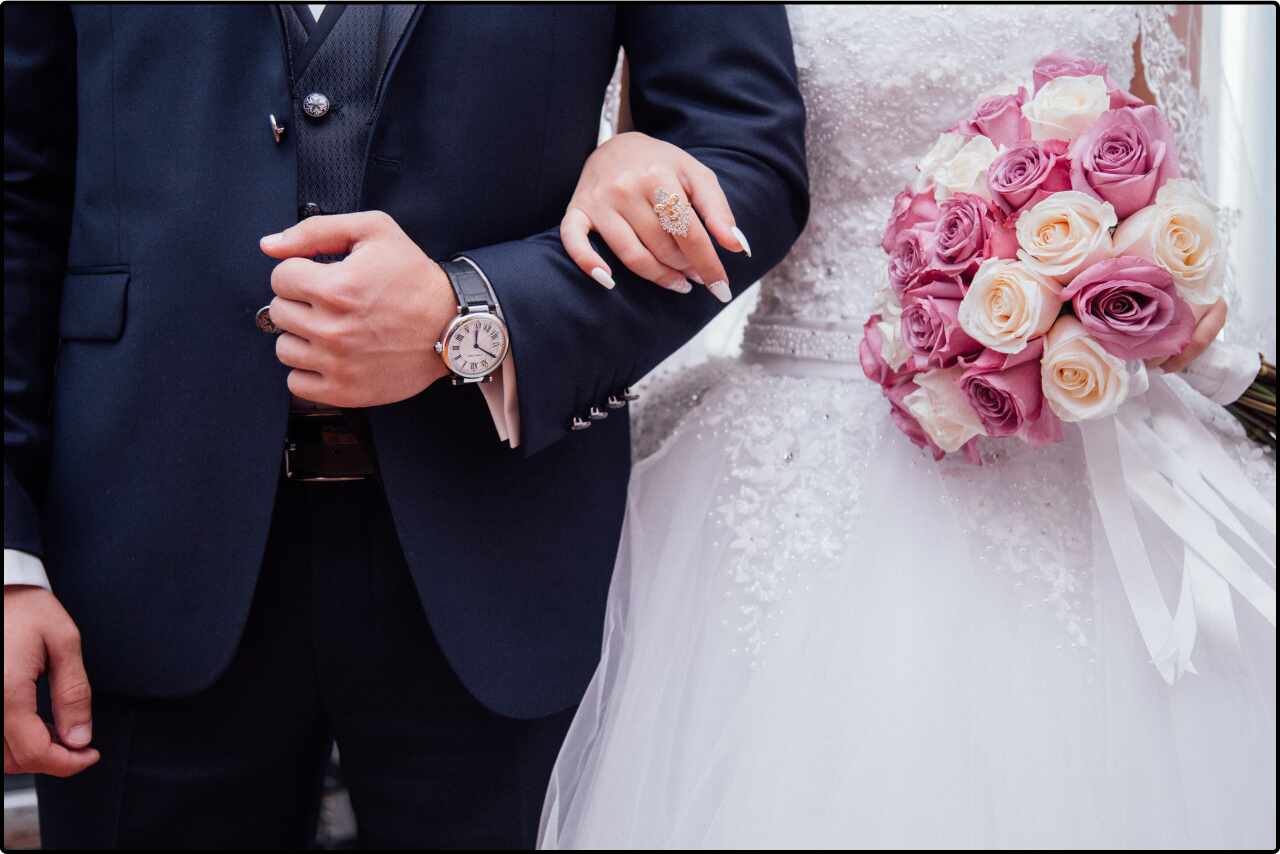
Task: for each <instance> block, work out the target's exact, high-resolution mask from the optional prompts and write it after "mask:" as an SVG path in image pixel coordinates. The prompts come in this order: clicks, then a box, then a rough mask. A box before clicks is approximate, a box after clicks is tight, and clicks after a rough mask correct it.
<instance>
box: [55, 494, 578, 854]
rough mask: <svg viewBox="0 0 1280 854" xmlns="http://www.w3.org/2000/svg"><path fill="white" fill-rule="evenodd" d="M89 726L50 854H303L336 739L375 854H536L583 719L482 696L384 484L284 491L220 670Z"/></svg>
mask: <svg viewBox="0 0 1280 854" xmlns="http://www.w3.org/2000/svg"><path fill="white" fill-rule="evenodd" d="M422 524H431V520H429V519H428V520H423V522H422ZM518 558H519V556H518V555H515V556H513V560H512V571H518V569H519V560H518ZM173 571H174V578H173V579H172V580H167V581H165V582H163V583H179V582H178V579H180V577H181V571H182V568H181V567H174V568H173ZM439 571H440V572H466V567H465V566H442V567H439ZM54 583H55V589H56V579H55V582H54ZM86 662H87V666H88V668H89V677H90V681H91V682H92V679H93V665H92V650H86ZM46 702H47V700H46ZM93 712H94V715H93V720H94V744H95V746H96V747H98V748H99V750H100V751H101V753H102V759H101V761H100V762H99V763H98V764H97V765H96V766H94V767H93V768H91V769H89V770H88V771H86V772H84V773H82V774H80V775H78V776H76V777H72V778H70V779H66V780H58V779H53V778H47V777H42V778H41V779H40V780H39V782H38V792H39V802H40V823H41V831H42V836H43V840H44V845H45V847H49V848H70V847H75V848H104V847H121V848H262V847H266V848H276V847H282V848H283V847H289V848H296V847H302V846H307V845H309V844H311V843H312V841H313V840H314V836H315V830H316V821H317V815H318V810H319V802H320V786H321V782H322V774H323V769H324V766H325V761H326V759H327V757H328V755H329V753H330V751H331V746H332V744H333V743H334V742H335V741H336V743H337V745H338V749H339V753H340V756H341V766H342V776H343V780H344V782H345V783H346V785H347V787H348V789H349V792H350V795H351V802H352V807H353V808H354V811H355V814H356V823H357V826H358V833H359V843H360V844H361V845H362V846H365V847H377V848H386V847H415V848H450V847H468V848H530V847H532V845H533V843H534V840H535V836H536V832H537V825H538V818H539V814H540V811H541V805H542V798H543V794H544V790H545V787H546V783H547V779H548V777H549V776H550V771H551V766H552V764H553V763H554V761H555V757H556V753H557V751H558V749H559V747H560V743H561V741H562V739H563V737H564V734H565V732H566V730H567V729H568V726H569V722H570V721H571V720H572V716H573V709H568V710H565V711H562V712H559V713H557V714H555V715H552V716H550V717H547V718H542V719H537V720H515V719H511V718H506V717H502V716H500V715H497V714H495V713H493V712H491V711H489V710H488V709H486V708H485V707H484V706H482V705H481V704H480V703H479V702H478V701H477V700H476V699H475V698H474V697H472V696H471V695H470V693H468V691H467V690H466V689H465V688H464V687H463V685H462V684H461V682H460V681H459V680H458V677H457V676H456V675H455V674H454V672H453V670H452V669H451V668H450V666H449V663H448V662H447V661H446V659H445V657H444V655H443V653H442V652H441V650H440V648H439V646H438V645H437V643H436V641H435V638H434V637H433V635H432V632H431V628H430V625H429V623H428V621H427V618H426V615H425V613H424V611H423V606H422V603H421V600H420V598H419V596H418V592H417V590H416V589H415V586H414V582H413V580H412V578H411V577H410V575H409V571H408V568H407V566H406V564H405V560H404V557H403V555H402V553H401V549H400V545H399V542H398V540H397V537H396V532H395V528H394V525H393V523H392V520H391V514H390V510H389V508H388V506H387V502H386V499H385V497H384V495H383V492H382V488H381V486H380V485H379V484H378V483H377V482H376V481H358V482H347V483H313V484H301V483H294V482H290V481H282V483H281V486H280V492H279V498H278V500H277V502H276V508H275V515H274V518H273V520H272V527H271V535H270V538H269V542H268V546H267V550H266V555H265V559H264V565H263V567H262V573H261V576H260V578H259V580H258V586H257V589H256V591H255V593H254V600H253V605H252V608H251V611H250V614H249V617H248V621H247V624H246V626H245V628H244V632H243V634H242V637H241V640H240V643H239V645H238V647H237V649H236V652H235V655H234V658H233V660H232V661H231V662H230V664H229V666H228V667H227V669H226V670H225V672H224V673H223V674H222V675H221V676H220V677H219V678H218V680H217V681H216V682H215V683H214V684H213V686H212V687H210V688H208V689H206V690H204V691H202V692H200V693H198V694H196V695H195V696H190V697H183V698H179V699H138V698H131V697H121V696H104V695H102V694H95V696H94V698H93Z"/></svg>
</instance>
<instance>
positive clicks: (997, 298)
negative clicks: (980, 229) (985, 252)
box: [958, 258, 1062, 353]
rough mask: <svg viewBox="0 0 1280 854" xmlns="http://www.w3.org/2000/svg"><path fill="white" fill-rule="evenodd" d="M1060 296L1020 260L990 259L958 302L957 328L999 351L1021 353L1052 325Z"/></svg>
mask: <svg viewBox="0 0 1280 854" xmlns="http://www.w3.org/2000/svg"><path fill="white" fill-rule="evenodd" d="M1061 294H1062V286H1061V285H1059V284H1058V283H1057V282H1055V281H1053V280H1052V279H1049V278H1046V277H1044V276H1041V275H1039V274H1038V273H1035V272H1033V271H1031V270H1029V269H1027V266H1026V265H1025V264H1023V263H1022V262H1021V261H1009V260H1005V259H1002V258H989V259H987V260H986V261H984V262H983V263H982V266H981V267H979V268H978V272H977V273H975V274H974V276H973V284H971V285H970V286H969V290H968V292H967V293H966V294H965V295H964V299H962V300H961V301H960V310H959V314H958V319H959V321H960V328H961V329H963V330H964V331H965V332H967V333H969V337H970V338H973V339H974V340H975V341H978V342H979V343H981V344H982V345H983V346H985V347H990V348H991V349H992V350H995V351H997V352H999V353H1020V352H1022V350H1023V348H1025V347H1026V346H1027V342H1028V341H1030V340H1031V339H1032V338H1035V337H1037V336H1039V335H1043V334H1044V333H1045V332H1047V331H1048V330H1049V327H1050V326H1053V321H1054V318H1056V317H1057V316H1058V312H1059V310H1060V309H1061V308H1062V296H1061Z"/></svg>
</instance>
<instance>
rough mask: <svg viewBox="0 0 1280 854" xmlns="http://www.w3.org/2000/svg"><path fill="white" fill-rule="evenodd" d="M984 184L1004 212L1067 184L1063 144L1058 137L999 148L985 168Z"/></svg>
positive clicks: (1068, 169)
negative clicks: (988, 166) (1001, 149)
mask: <svg viewBox="0 0 1280 854" xmlns="http://www.w3.org/2000/svg"><path fill="white" fill-rule="evenodd" d="M987 186H988V187H989V188H990V190H991V197H992V199H993V200H994V201H995V203H996V206H997V207H999V208H1000V210H1001V211H1002V212H1003V213H1004V214H1005V215H1007V216H1016V215H1017V214H1018V213H1019V212H1020V211H1022V210H1023V209H1024V208H1028V207H1030V206H1032V205H1034V204H1035V203H1036V202H1038V201H1040V200H1041V199H1043V198H1045V197H1046V196H1049V195H1052V194H1053V193H1056V192H1059V191H1060V190H1068V189H1070V188H1071V164H1070V161H1068V160H1067V144H1066V143H1065V142H1063V141H1062V140H1060V139H1047V140H1045V141H1044V142H1022V143H1018V144H1017V145H1014V146H1012V147H1010V148H1008V149H1006V150H1004V151H1002V152H1000V156H999V157H997V158H996V159H995V162H994V163H992V164H991V168H990V169H989V170H988V171H987Z"/></svg>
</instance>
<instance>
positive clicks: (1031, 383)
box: [960, 338, 1062, 445]
mask: <svg viewBox="0 0 1280 854" xmlns="http://www.w3.org/2000/svg"><path fill="white" fill-rule="evenodd" d="M1043 353H1044V339H1043V338H1037V339H1036V340H1034V341H1032V342H1031V344H1030V345H1029V346H1027V347H1026V349H1024V350H1022V351H1021V352H1020V353H1015V354H1013V355H1006V354H1004V353H997V352H996V351H995V350H983V351H982V353H981V355H979V356H978V357H977V358H976V359H974V360H973V361H972V362H971V363H970V365H969V368H968V370H966V371H965V372H964V373H963V374H961V376H960V389H961V391H963V392H964V395H965V398H966V399H968V401H969V405H970V406H972V407H973V410H974V411H975V412H977V413H978V419H979V420H980V421H981V422H982V426H983V429H985V430H986V431H987V435H989V436H1017V437H1019V438H1021V439H1022V440H1023V441H1026V442H1030V443H1031V444H1033V445H1046V444H1050V443H1052V442H1060V441H1062V422H1061V421H1059V420H1058V417H1057V416H1056V415H1054V414H1053V411H1052V410H1051V409H1050V408H1049V407H1048V406H1045V403H1044V391H1043V390H1042V388H1041V385H1040V357H1041V355H1042V354H1043Z"/></svg>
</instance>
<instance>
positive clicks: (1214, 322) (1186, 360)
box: [1160, 300, 1227, 374]
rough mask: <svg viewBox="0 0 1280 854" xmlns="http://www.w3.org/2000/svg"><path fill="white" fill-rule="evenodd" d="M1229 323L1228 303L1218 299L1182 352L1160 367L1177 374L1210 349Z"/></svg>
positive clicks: (1203, 317) (1197, 325) (1198, 324)
mask: <svg viewBox="0 0 1280 854" xmlns="http://www.w3.org/2000/svg"><path fill="white" fill-rule="evenodd" d="M1226 324H1227V304H1226V302H1225V301H1224V300H1218V301H1217V302H1215V303H1214V304H1213V305H1212V306H1210V307H1209V309H1208V311H1206V312H1205V313H1204V314H1203V315H1202V316H1201V318H1200V321H1199V322H1198V323H1197V324H1196V331H1195V332H1194V333H1193V334H1192V336H1191V341H1190V342H1189V343H1188V344H1187V346H1186V347H1184V348H1183V349H1182V352H1181V353H1179V354H1178V355H1176V356H1174V357H1173V358H1172V359H1169V360H1168V361H1167V362H1165V363H1164V364H1162V365H1161V366H1160V367H1161V368H1162V369H1163V370H1164V371H1165V372H1166V373H1170V374H1176V373H1177V372H1178V371H1181V370H1182V369H1183V368H1185V367H1187V365H1190V364H1191V363H1192V362H1194V361H1195V360H1196V359H1197V358H1199V357H1200V354H1201V353H1203V352H1204V351H1205V350H1207V349H1209V345H1210V344H1212V343H1213V341H1214V339H1215V338H1217V337H1218V333H1219V332H1221V331H1222V327H1223V326H1226Z"/></svg>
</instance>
